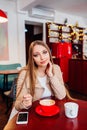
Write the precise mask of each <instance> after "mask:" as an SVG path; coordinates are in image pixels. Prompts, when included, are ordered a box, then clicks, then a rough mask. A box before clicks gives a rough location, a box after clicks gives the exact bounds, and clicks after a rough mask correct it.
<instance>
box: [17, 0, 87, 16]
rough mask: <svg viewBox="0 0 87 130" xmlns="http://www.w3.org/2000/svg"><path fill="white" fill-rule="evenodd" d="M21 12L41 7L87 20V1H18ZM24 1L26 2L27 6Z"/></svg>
mask: <svg viewBox="0 0 87 130" xmlns="http://www.w3.org/2000/svg"><path fill="white" fill-rule="evenodd" d="M18 1H19V4H21V8H20V9H21V10H25V11H28V10H29V9H30V8H32V7H35V6H38V5H41V6H44V7H47V8H51V9H54V10H57V11H58V12H62V13H67V14H71V15H77V16H81V17H85V18H87V0H18ZM23 1H25V3H27V4H25V3H24V2H23Z"/></svg>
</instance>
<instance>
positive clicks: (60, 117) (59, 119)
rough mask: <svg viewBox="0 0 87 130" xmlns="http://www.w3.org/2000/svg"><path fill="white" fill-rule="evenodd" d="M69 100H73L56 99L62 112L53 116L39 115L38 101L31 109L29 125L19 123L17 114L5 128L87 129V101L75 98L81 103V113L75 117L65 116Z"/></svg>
mask: <svg viewBox="0 0 87 130" xmlns="http://www.w3.org/2000/svg"><path fill="white" fill-rule="evenodd" d="M67 101H72V100H69V99H64V100H61V101H59V100H56V105H57V106H59V107H60V112H59V114H56V115H55V116H52V117H44V116H41V115H38V114H37V113H36V112H35V108H36V107H37V106H38V101H36V102H34V103H33V106H32V108H31V109H30V110H29V121H28V124H27V125H17V124H16V118H17V115H16V116H15V117H14V118H13V119H12V120H11V121H9V122H8V123H7V125H6V126H5V128H4V130H87V101H83V100H73V101H74V102H77V103H78V104H79V114H78V117H77V118H74V119H69V118H67V117H65V114H64V103H65V102H67Z"/></svg>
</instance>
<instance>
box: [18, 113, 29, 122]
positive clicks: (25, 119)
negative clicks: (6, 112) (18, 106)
mask: <svg viewBox="0 0 87 130" xmlns="http://www.w3.org/2000/svg"><path fill="white" fill-rule="evenodd" d="M16 123H17V124H27V123H28V112H19V114H18V117H17V121H16Z"/></svg>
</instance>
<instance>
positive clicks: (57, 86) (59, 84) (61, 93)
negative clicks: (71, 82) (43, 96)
mask: <svg viewBox="0 0 87 130" xmlns="http://www.w3.org/2000/svg"><path fill="white" fill-rule="evenodd" d="M53 69H54V71H53V72H54V74H53V76H52V77H49V80H50V84H51V88H52V90H53V92H54V95H55V97H56V98H58V99H60V100H61V99H63V98H65V96H66V89H65V86H64V81H63V78H62V72H61V69H60V67H59V66H58V65H54V66H53Z"/></svg>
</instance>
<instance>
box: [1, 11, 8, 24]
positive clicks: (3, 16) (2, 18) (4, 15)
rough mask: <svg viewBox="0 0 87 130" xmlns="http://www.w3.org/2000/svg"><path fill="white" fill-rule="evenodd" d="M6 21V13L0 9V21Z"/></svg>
mask: <svg viewBox="0 0 87 130" xmlns="http://www.w3.org/2000/svg"><path fill="white" fill-rule="evenodd" d="M7 21H8V19H7V15H6V14H5V12H4V11H3V10H1V9H0V23H5V22H7Z"/></svg>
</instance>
